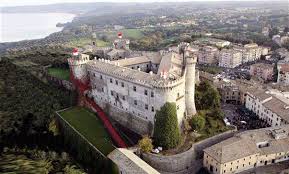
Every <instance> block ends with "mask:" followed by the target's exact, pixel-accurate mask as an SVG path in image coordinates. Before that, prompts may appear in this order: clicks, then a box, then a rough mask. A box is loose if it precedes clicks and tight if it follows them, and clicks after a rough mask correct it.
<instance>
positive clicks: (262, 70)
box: [250, 63, 274, 81]
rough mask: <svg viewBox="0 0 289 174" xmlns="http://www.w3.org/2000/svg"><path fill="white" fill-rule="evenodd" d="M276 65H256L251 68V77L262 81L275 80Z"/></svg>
mask: <svg viewBox="0 0 289 174" xmlns="http://www.w3.org/2000/svg"><path fill="white" fill-rule="evenodd" d="M273 74H274V65H271V64H265V63H256V64H253V65H251V66H250V75H251V76H253V77H255V78H257V79H258V80H262V81H270V80H272V79H273Z"/></svg>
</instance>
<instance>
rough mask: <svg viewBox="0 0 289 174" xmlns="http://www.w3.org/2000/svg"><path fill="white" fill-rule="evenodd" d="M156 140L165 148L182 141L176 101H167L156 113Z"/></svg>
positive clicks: (156, 142)
mask: <svg viewBox="0 0 289 174" xmlns="http://www.w3.org/2000/svg"><path fill="white" fill-rule="evenodd" d="M155 119H156V120H155V128H154V142H155V144H156V145H158V146H162V147H164V148H165V149H170V148H174V147H176V146H177V145H178V144H179V142H180V131H179V126H178V119H177V109H176V104H175V103H169V102H167V103H165V104H164V105H163V106H162V107H161V109H160V111H157V113H156V115H155Z"/></svg>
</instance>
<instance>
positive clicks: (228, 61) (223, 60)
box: [219, 49, 242, 68]
mask: <svg viewBox="0 0 289 174" xmlns="http://www.w3.org/2000/svg"><path fill="white" fill-rule="evenodd" d="M241 64H242V53H241V52H240V51H238V50H235V49H222V50H221V51H220V54H219V66H221V67H225V68H235V67H237V66H239V65H241Z"/></svg>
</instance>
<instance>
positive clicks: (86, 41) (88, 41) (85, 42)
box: [67, 38, 110, 47]
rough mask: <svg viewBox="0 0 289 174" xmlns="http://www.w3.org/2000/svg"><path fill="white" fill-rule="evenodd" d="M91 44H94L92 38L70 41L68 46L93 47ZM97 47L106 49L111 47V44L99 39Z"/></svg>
mask: <svg viewBox="0 0 289 174" xmlns="http://www.w3.org/2000/svg"><path fill="white" fill-rule="evenodd" d="M91 44H92V40H91V38H77V39H72V40H70V41H69V43H68V44H67V45H68V46H71V47H83V46H85V45H91ZM96 46H98V47H106V46H110V43H108V42H105V41H102V40H99V39H97V40H96Z"/></svg>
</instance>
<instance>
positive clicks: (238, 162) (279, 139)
mask: <svg viewBox="0 0 289 174" xmlns="http://www.w3.org/2000/svg"><path fill="white" fill-rule="evenodd" d="M288 133H289V125H284V126H280V127H270V128H264V129H257V130H250V131H245V132H241V133H238V134H236V135H234V137H232V138H229V139H226V140H224V141H222V142H220V143H218V144H215V145H213V146H211V147H208V148H206V149H205V150H204V158H203V166H204V167H205V168H206V169H207V170H208V171H209V172H210V173H212V174H233V173H239V172H242V171H245V170H249V169H254V168H257V167H260V166H266V165H270V164H275V163H279V162H283V161H287V160H289V136H288Z"/></svg>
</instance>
